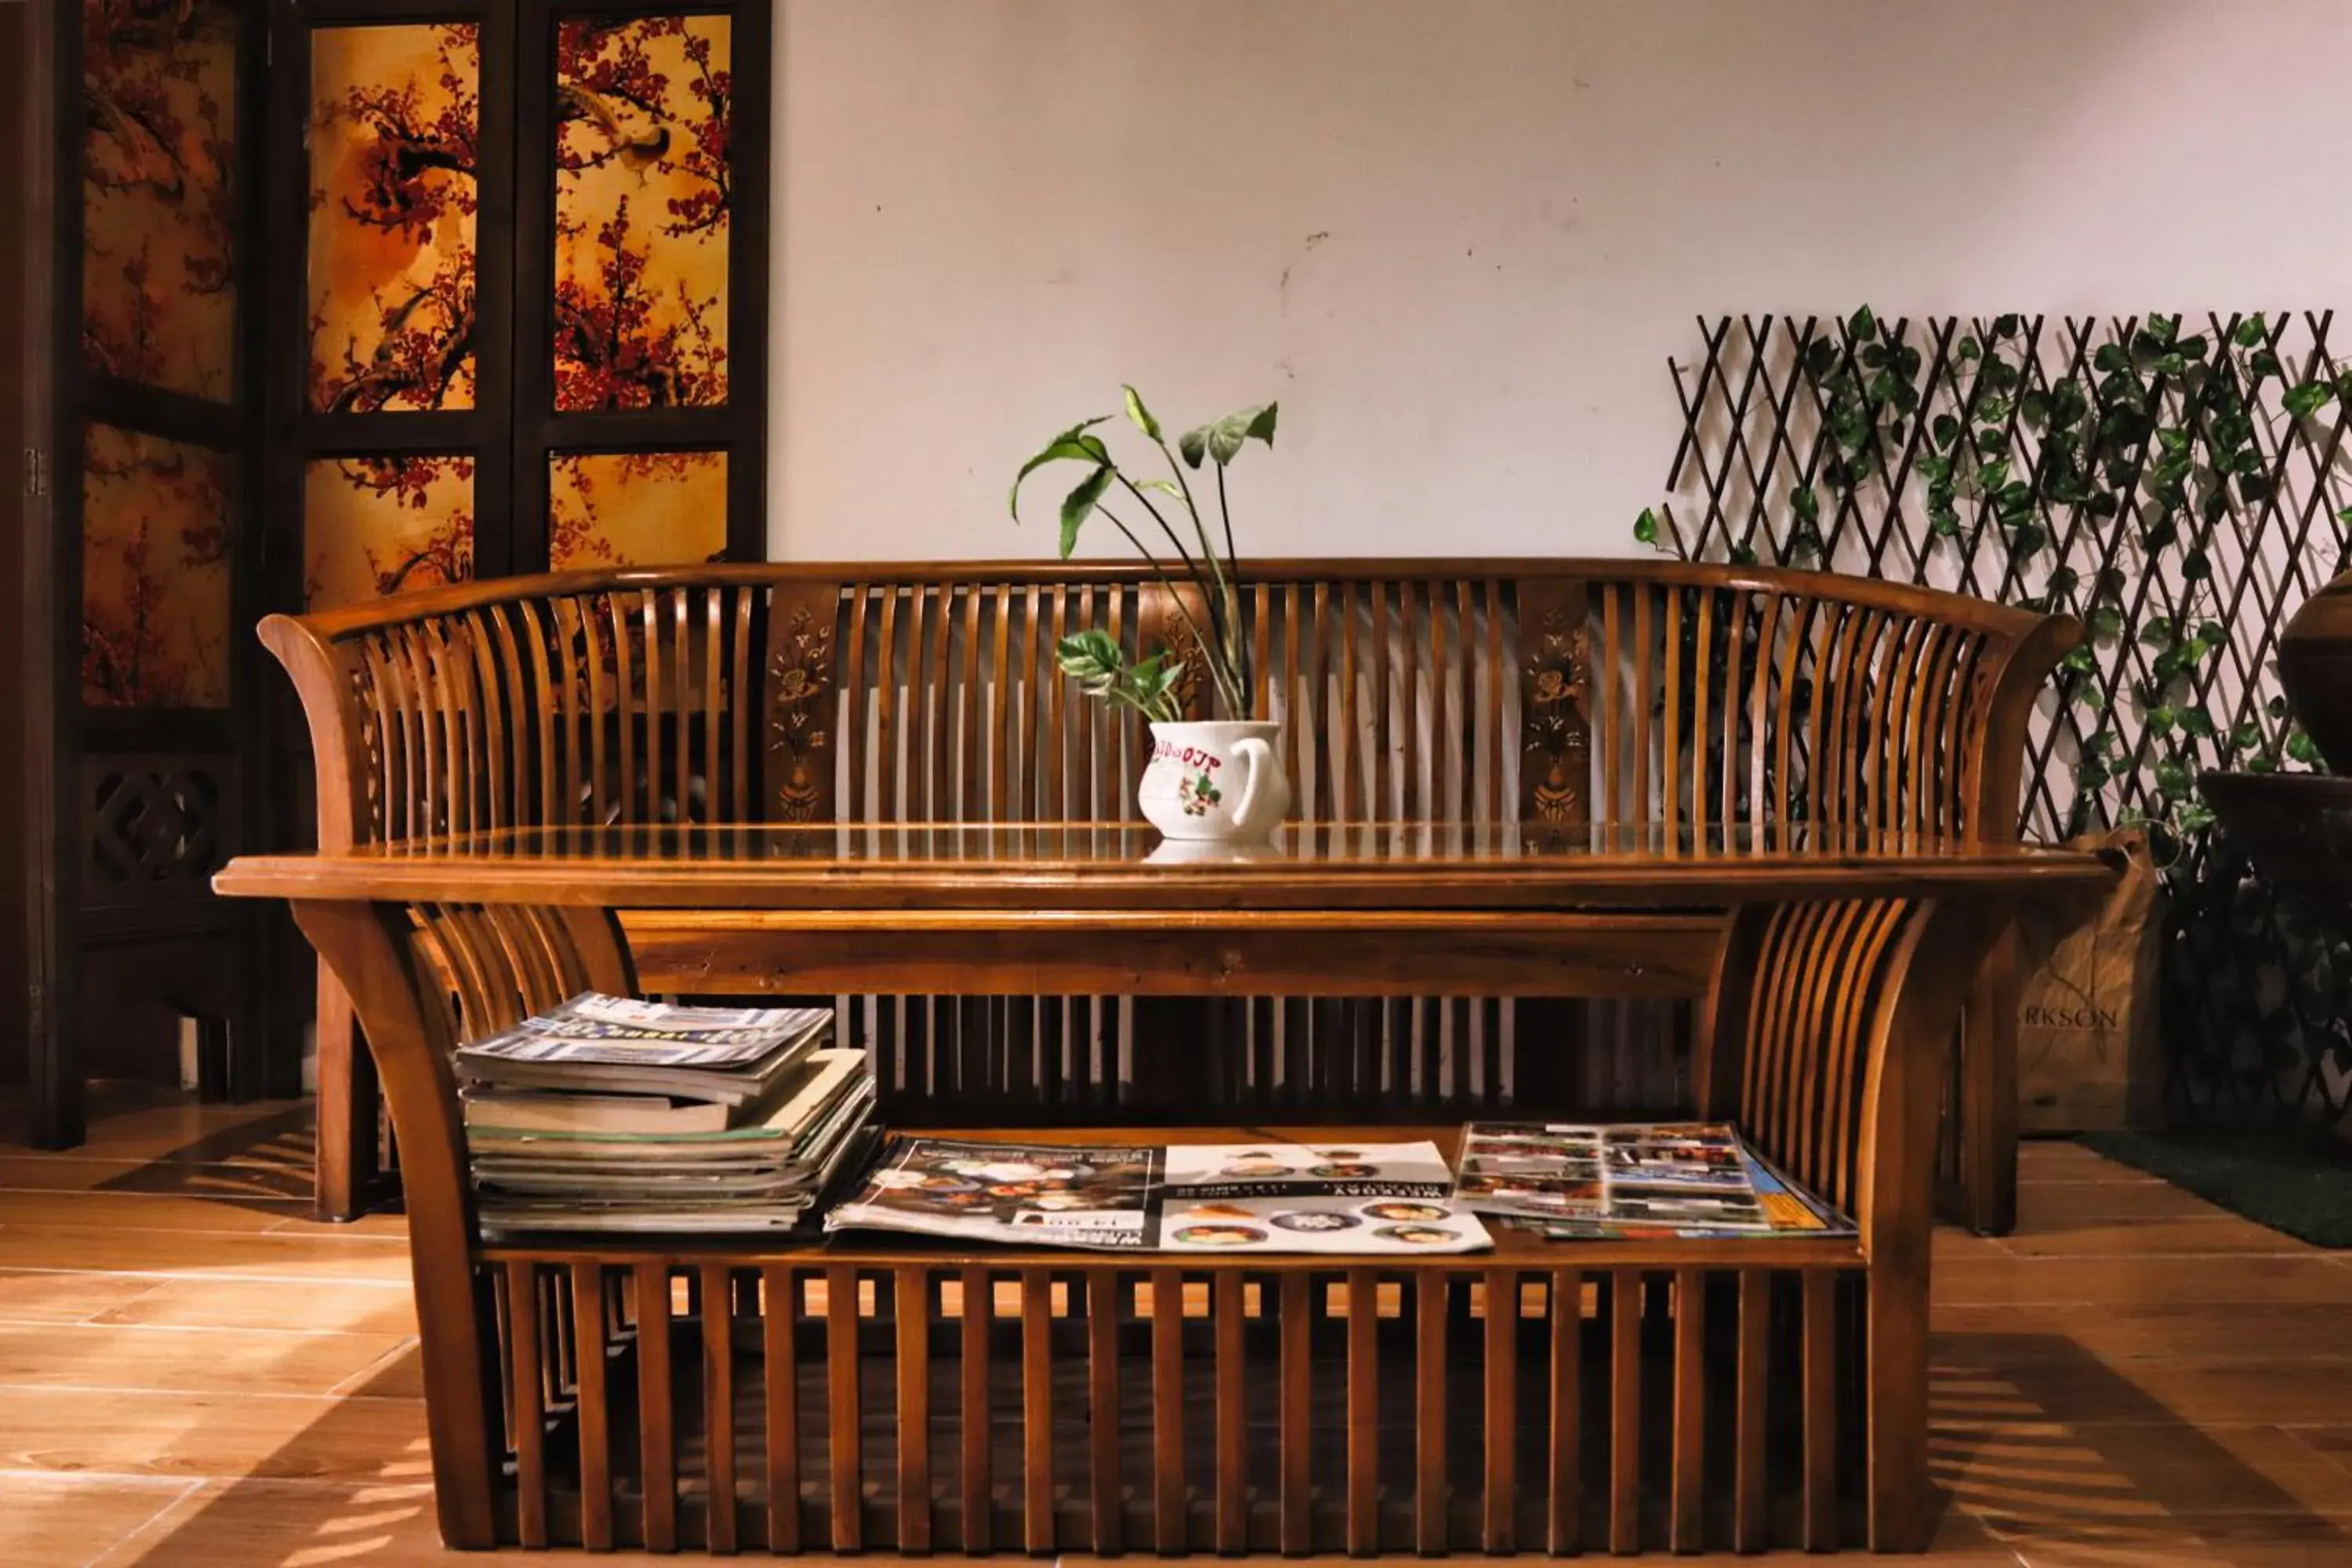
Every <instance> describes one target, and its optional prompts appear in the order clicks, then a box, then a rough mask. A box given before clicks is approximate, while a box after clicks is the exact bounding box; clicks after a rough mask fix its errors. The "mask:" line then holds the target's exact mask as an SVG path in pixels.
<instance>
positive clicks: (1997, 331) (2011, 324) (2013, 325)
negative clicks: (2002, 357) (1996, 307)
mask: <svg viewBox="0 0 2352 1568" xmlns="http://www.w3.org/2000/svg"><path fill="white" fill-rule="evenodd" d="M2023 324H2024V323H2023V322H2021V321H2019V320H2018V319H2017V318H2016V317H2015V316H1995V317H1994V318H1993V321H1992V335H1993V341H1994V342H2002V341H2004V340H2007V339H2010V338H2013V337H2015V336H2017V332H2018V329H2019V328H2020V327H2021V326H2022V325H2023Z"/></svg>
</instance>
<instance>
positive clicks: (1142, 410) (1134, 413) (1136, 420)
mask: <svg viewBox="0 0 2352 1568" xmlns="http://www.w3.org/2000/svg"><path fill="white" fill-rule="evenodd" d="M1119 390H1120V391H1121V392H1123V393H1125V394H1127V417H1128V419H1129V422H1130V423H1131V424H1133V425H1134V426H1135V427H1136V428H1137V429H1139V430H1140V431H1142V432H1143V433H1144V435H1145V436H1146V437H1150V439H1152V440H1154V441H1157V440H1159V439H1160V421H1159V420H1157V419H1154V418H1153V417H1152V416H1151V410H1150V409H1149V408H1146V407H1145V406H1143V396H1142V395H1141V394H1140V393H1139V392H1137V391H1136V390H1135V388H1133V387H1131V386H1122V387H1120V388H1119Z"/></svg>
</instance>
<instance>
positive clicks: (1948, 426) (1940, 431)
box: [1927, 414, 2352, 510]
mask: <svg viewBox="0 0 2352 1568" xmlns="http://www.w3.org/2000/svg"><path fill="white" fill-rule="evenodd" d="M1927 428H1928V434H1929V436H1930V437H1932V438H1933V439H1934V441H1935V443H1936V445H1937V446H1938V447H1949V446H1951V444H1952V443H1953V442H1955V441H1957V440H1958V439H1959V438H1960V422H1959V421H1958V419H1956V418H1954V417H1953V416H1950V415H1948V414H1938V415H1937V416H1936V422H1935V423H1934V424H1933V425H1931V426H1928V427H1927ZM2346 510H2352V508H2347V509H2346Z"/></svg>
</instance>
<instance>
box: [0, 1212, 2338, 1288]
mask: <svg viewBox="0 0 2352 1568" xmlns="http://www.w3.org/2000/svg"><path fill="white" fill-rule="evenodd" d="M0 1268H79V1269H114V1270H120V1271H122V1272H126V1273H147V1274H202V1275H215V1276H234V1275H243V1276H247V1277H257V1276H258V1277H266V1278H268V1279H285V1280H291V1281H294V1282H297V1283H305V1282H309V1281H312V1280H330V1279H358V1280H368V1279H394V1280H402V1281H405V1280H406V1279H408V1277H409V1273H408V1248H407V1247H406V1245H405V1244H404V1243H402V1242H399V1241H394V1240H393V1239H391V1238H389V1237H366V1236H352V1237H331V1236H327V1237H317V1236H268V1235H253V1236H244V1235H228V1234H206V1235H182V1234H178V1233H175V1232H172V1231H155V1230H117V1229H112V1228H110V1227H107V1226H67V1225H11V1224H9V1223H7V1222H6V1221H5V1219H0ZM2345 1283H2346V1285H2347V1288H2352V1276H2347V1277H2346V1279H2345ZM290 1305H292V1303H290V1302H289V1306H290Z"/></svg>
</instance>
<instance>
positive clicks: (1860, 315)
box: [1845, 305, 1878, 342]
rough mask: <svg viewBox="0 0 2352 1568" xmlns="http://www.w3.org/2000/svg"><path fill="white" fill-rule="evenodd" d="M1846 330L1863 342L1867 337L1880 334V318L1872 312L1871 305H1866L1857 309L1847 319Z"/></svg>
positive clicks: (1855, 338)
mask: <svg viewBox="0 0 2352 1568" xmlns="http://www.w3.org/2000/svg"><path fill="white" fill-rule="evenodd" d="M1845 330H1846V331H1848V332H1851V333H1852V334H1853V338H1854V341H1855V342H1864V341H1865V340H1867V339H1870V338H1874V337H1876V336H1877V335H1878V318H1877V317H1876V316H1875V315H1873V314H1872V313H1871V309H1870V307H1869V306H1867V305H1864V307H1863V308H1862V309H1861V310H1856V311H1855V312H1854V313H1853V316H1852V317H1851V318H1850V319H1849V320H1848V321H1846V324H1845Z"/></svg>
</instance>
